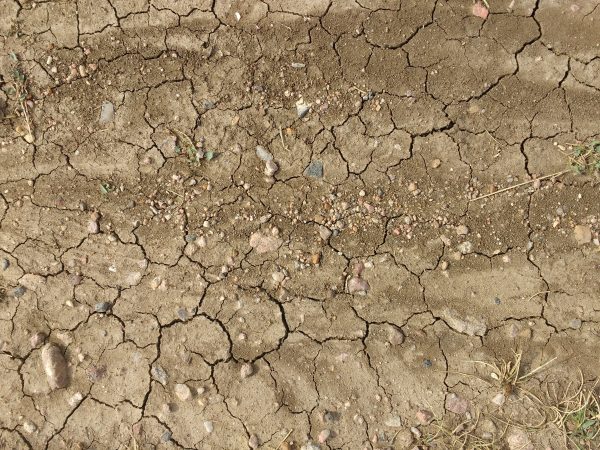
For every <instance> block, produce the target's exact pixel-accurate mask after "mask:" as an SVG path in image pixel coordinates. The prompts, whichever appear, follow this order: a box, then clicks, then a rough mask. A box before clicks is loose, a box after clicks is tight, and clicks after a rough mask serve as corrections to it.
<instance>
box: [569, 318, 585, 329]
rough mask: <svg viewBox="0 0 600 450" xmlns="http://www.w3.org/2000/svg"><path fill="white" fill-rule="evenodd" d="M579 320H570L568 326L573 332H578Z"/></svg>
mask: <svg viewBox="0 0 600 450" xmlns="http://www.w3.org/2000/svg"><path fill="white" fill-rule="evenodd" d="M581 324H582V322H581V319H573V320H571V323H570V324H569V326H570V327H571V328H572V329H574V330H579V329H580V328H581Z"/></svg>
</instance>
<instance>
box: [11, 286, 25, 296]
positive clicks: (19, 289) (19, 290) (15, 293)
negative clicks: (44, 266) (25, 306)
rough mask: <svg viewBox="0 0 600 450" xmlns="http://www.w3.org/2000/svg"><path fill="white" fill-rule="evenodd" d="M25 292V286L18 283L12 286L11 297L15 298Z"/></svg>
mask: <svg viewBox="0 0 600 450" xmlns="http://www.w3.org/2000/svg"><path fill="white" fill-rule="evenodd" d="M25 292H27V288H26V287H25V286H21V285H19V286H17V287H16V288H14V290H13V297H15V298H20V297H23V296H24V295H25Z"/></svg>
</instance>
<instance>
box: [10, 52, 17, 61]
mask: <svg viewBox="0 0 600 450" xmlns="http://www.w3.org/2000/svg"><path fill="white" fill-rule="evenodd" d="M9 55H10V59H12V60H13V61H18V60H19V58H18V57H17V55H16V54H15V52H10V53H9Z"/></svg>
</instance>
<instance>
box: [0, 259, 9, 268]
mask: <svg viewBox="0 0 600 450" xmlns="http://www.w3.org/2000/svg"><path fill="white" fill-rule="evenodd" d="M9 266H10V261H9V260H8V259H6V258H2V261H1V262H0V269H2V270H6V269H8V267H9Z"/></svg>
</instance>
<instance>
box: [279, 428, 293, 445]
mask: <svg viewBox="0 0 600 450" xmlns="http://www.w3.org/2000/svg"><path fill="white" fill-rule="evenodd" d="M292 431H294V429H293V428H292V429H291V430H290V431H288V434H286V435H285V437H284V438H283V440H282V441H281V442H280V443H279V445H278V446H277V447H275V450H279V448H280V447H281V446H282V445H283V443H284V442H285V441H286V440H287V438H289V437H290V434H292Z"/></svg>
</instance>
